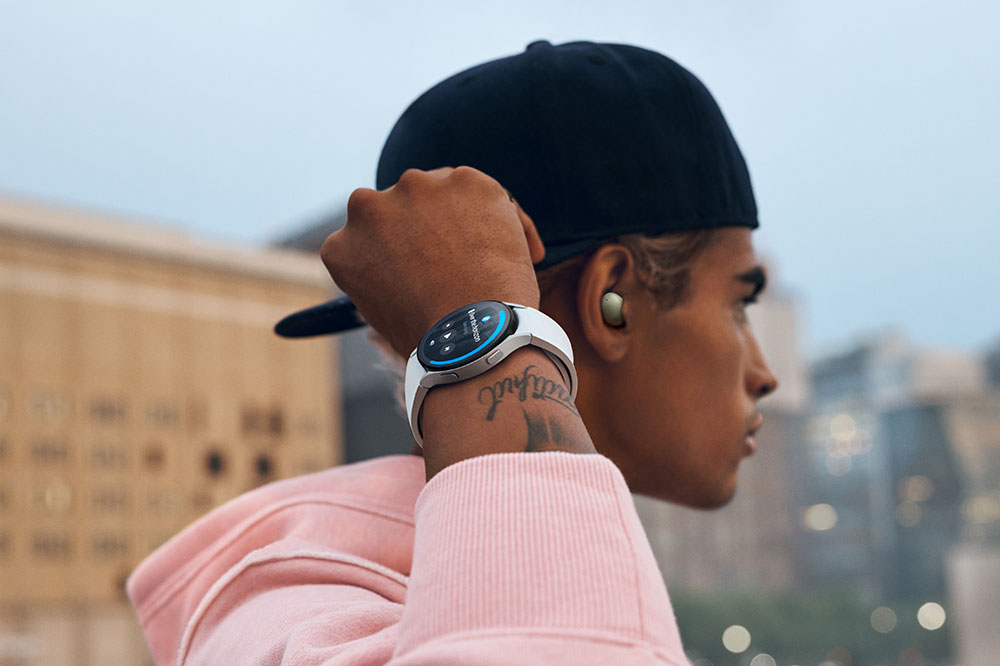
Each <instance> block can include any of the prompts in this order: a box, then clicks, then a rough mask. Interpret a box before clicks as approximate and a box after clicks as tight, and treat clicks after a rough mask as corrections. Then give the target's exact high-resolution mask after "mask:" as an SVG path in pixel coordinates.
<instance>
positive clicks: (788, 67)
mask: <svg viewBox="0 0 1000 666" xmlns="http://www.w3.org/2000/svg"><path fill="white" fill-rule="evenodd" d="M540 5H541V3H527V2H513V3H509V4H508V5H505V6H504V7H495V6H490V5H483V6H481V7H478V8H475V9H474V10H470V9H469V7H468V5H467V3H466V4H462V3H458V2H442V3H437V4H435V5H434V6H433V7H430V8H429V7H416V6H409V5H402V4H396V5H393V6H392V7H391V11H389V10H387V11H384V12H380V13H379V15H378V16H374V15H372V13H371V12H370V11H368V10H367V9H366V8H365V7H364V6H362V5H361V4H360V3H358V4H353V3H346V2H336V3H320V2H315V1H309V2H302V3H296V4H294V5H287V6H283V5H281V4H280V3H275V2H263V1H259V0H258V1H254V2H244V3H236V2H232V1H231V0H226V1H222V2H218V3H213V4H212V5H210V6H200V5H197V4H195V3H192V2H180V3H176V4H174V5H171V6H166V7H139V6H134V5H131V4H129V3H125V2H122V1H120V0H103V1H101V2H97V3H89V4H88V6H87V7H80V6H78V5H75V4H73V3H58V2H57V3H48V4H46V5H44V6H41V5H25V4H14V3H10V4H9V5H8V6H5V7H4V16H5V21H4V23H3V24H2V25H0V86H2V87H3V89H4V90H6V91H9V92H8V94H5V96H4V99H3V101H2V102H0V156H3V159H0V194H5V195H9V196H14V197H19V198H27V199H36V200H38V199H40V200H42V201H52V202H56V203H57V204H60V205H69V206H78V207H81V208H83V209H86V210H94V211H97V212H107V213H111V214H120V215H124V216H126V217H134V218H137V219H141V220H149V221H152V222H154V223H156V224H158V225H162V226H167V227H170V228H174V229H179V230H183V231H185V232H187V233H191V234H194V235H196V236H200V237H206V238H210V239H213V240H216V241H222V242H226V243H235V244H242V245H257V244H261V243H265V242H267V241H269V240H273V239H275V238H277V237H279V236H281V235H283V234H286V233H289V232H291V231H294V230H296V229H298V228H301V227H302V226H305V225H306V224H308V223H310V222H315V221H317V220H318V219H320V218H322V217H323V216H325V215H328V214H330V213H331V212H334V211H335V210H336V209H337V208H339V207H340V206H342V205H343V203H344V202H345V201H346V198H347V196H348V194H349V193H350V191H351V190H352V189H353V188H354V187H361V186H365V187H368V186H372V184H373V176H374V169H375V162H376V159H377V155H378V152H379V150H380V148H381V145H382V141H383V140H384V138H385V136H386V135H387V134H388V131H389V129H390V128H391V126H392V124H393V122H394V121H395V119H396V117H397V116H398V115H399V113H400V112H402V110H403V109H404V108H405V106H406V105H407V104H408V103H409V102H410V101H412V99H413V98H414V97H416V96H417V95H418V94H419V93H420V92H422V91H423V90H424V89H426V88H427V87H429V86H430V85H432V84H433V83H435V82H436V81H438V80H440V79H442V78H444V77H445V76H448V75H449V74H451V73H454V72H455V71H458V70H460V69H463V68H465V67H467V66H469V65H472V64H474V63H476V62H481V61H483V60H487V59H492V58H496V57H501V56H503V55H507V54H510V53H515V52H518V51H520V50H522V49H523V48H524V47H525V46H526V45H527V44H528V43H529V42H531V41H534V40H535V39H542V38H545V39H549V40H551V41H553V42H555V43H558V42H563V41H570V40H572V39H578V38H579V39H594V40H597V41H620V42H626V43H634V44H637V45H640V46H645V47H648V48H653V49H656V50H659V51H661V52H663V53H666V54H667V55H669V56H671V57H673V58H674V59H676V60H677V61H678V62H680V63H681V64H682V65H684V66H685V67H688V68H689V69H691V70H692V71H693V72H694V73H695V74H696V75H697V76H698V77H699V78H701V79H702V80H703V81H704V82H705V83H706V85H707V86H708V87H709V89H710V90H711V91H712V93H713V94H714V95H715V97H716V99H717V100H718V101H719V104H720V106H721V107H722V109H723V112H724V113H725V114H726V117H727V119H728V120H729V122H730V125H731V126H732V128H733V131H734V134H735V135H736V137H737V140H738V142H739V143H740V146H741V148H742V150H743V152H744V155H745V156H746V159H747V162H748V164H749V167H750V172H751V177H752V178H753V181H754V187H755V191H756V194H757V200H758V206H759V208H760V217H761V229H760V231H759V232H757V233H756V234H755V238H756V241H757V245H758V248H759V250H760V252H761V255H762V257H763V258H764V259H765V261H766V262H768V263H769V264H771V265H772V266H773V267H774V270H775V273H776V276H775V277H776V279H775V280H773V281H772V282H773V283H774V284H776V285H779V286H781V287H783V288H785V289H787V290H789V291H790V292H792V293H793V294H794V295H795V297H796V299H797V300H798V301H799V302H800V304H801V306H802V319H801V324H802V326H803V340H804V343H805V344H804V347H805V350H806V352H807V355H809V356H815V355H816V353H817V351H821V350H823V349H826V348H830V347H831V346H833V347H835V346H838V345H841V344H843V343H844V342H845V341H849V340H852V339H857V338H858V337H861V336H865V335H866V334H870V333H872V332H874V331H878V330H885V329H887V328H890V327H897V328H898V329H900V330H902V331H904V332H905V333H906V334H907V335H908V336H909V337H911V338H912V339H913V340H914V342H915V343H917V344H919V345H921V346H928V347H957V348H962V349H966V350H969V351H978V350H981V349H982V348H983V347H985V346H986V345H989V344H993V343H995V342H996V341H997V340H998V339H1000V315H998V314H997V313H996V311H995V310H996V309H995V308H994V307H992V303H993V301H994V300H995V299H993V298H991V297H990V296H991V294H990V291H989V289H990V286H991V285H1000V262H998V261H997V260H996V254H997V248H1000V231H998V225H997V224H996V222H997V221H1000V202H998V201H997V200H996V196H995V190H996V187H997V185H998V184H1000V165H998V160H997V159H996V157H995V156H996V155H997V154H998V153H1000V129H998V127H997V126H996V123H995V121H994V120H993V119H994V118H996V117H1000V90H998V88H1000V86H997V84H996V76H995V70H996V66H997V65H998V64H1000V46H998V45H997V44H996V43H995V41H996V40H994V39H993V38H992V27H991V26H995V25H997V19H998V18H1000V8H996V7H994V6H991V5H990V4H988V3H986V2H969V3H961V4H960V5H949V6H947V7H943V6H937V5H934V4H932V3H918V4H916V5H914V4H913V3H905V2H902V1H893V2H886V3H879V4H878V5H877V6H870V5H869V4H865V3H862V2H848V3H841V4H838V5H837V6H836V7H805V6H800V5H799V4H796V3H793V2H791V1H790V0H782V1H777V0H774V1H771V2H762V3H757V4H755V5H754V6H753V7H752V8H750V7H746V6H743V5H740V4H737V3H731V2H713V3H706V4H702V5H699V6H697V7H689V6H685V5H682V4H681V3H677V2H668V3H653V2H636V1H633V2H627V3H624V4H623V5H622V8H621V9H619V10H616V11H614V12H610V11H609V10H608V9H607V7H606V6H604V5H600V4H598V3H593V2H585V3H572V4H570V3H568V2H555V3H547V4H545V5H544V6H540ZM54 6H55V7H57V8H58V11H55V10H54ZM40 44H41V45H44V46H45V48H39V45H40Z"/></svg>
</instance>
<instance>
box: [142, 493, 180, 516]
mask: <svg viewBox="0 0 1000 666" xmlns="http://www.w3.org/2000/svg"><path fill="white" fill-rule="evenodd" d="M177 504H178V501H177V495H176V494H175V493H173V492H171V491H169V490H156V491H154V492H151V493H150V494H149V497H148V498H147V505H148V506H149V510H150V511H152V512H153V513H159V514H164V513H170V512H172V511H173V510H174V509H175V508H176V507H177Z"/></svg>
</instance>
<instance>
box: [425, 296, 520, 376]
mask: <svg viewBox="0 0 1000 666" xmlns="http://www.w3.org/2000/svg"><path fill="white" fill-rule="evenodd" d="M515 328H517V317H516V315H515V314H514V311H513V310H512V309H511V308H510V307H509V306H507V305H505V304H503V303H500V302H499V301H481V302H479V303H473V304H472V305H467V306H465V307H464V308H460V309H458V310H455V311H454V312H452V313H451V314H449V315H448V316H446V317H444V318H443V319H441V320H440V321H439V322H438V323H436V324H434V326H432V327H431V330H429V331H427V334H426V335H424V337H423V339H422V340H421V341H420V345H419V346H418V347H417V358H418V359H419V360H420V363H421V364H422V365H423V366H424V367H425V368H427V369H429V370H445V369H448V368H454V367H458V366H460V365H465V364H467V363H472V362H473V361H475V360H476V359H477V358H480V357H481V356H483V354H485V353H487V352H489V351H490V350H491V349H493V348H494V347H496V346H497V345H498V344H500V342H501V341H503V339H504V338H506V337H507V336H508V335H510V333H511V331H513V330H514V329H515Z"/></svg>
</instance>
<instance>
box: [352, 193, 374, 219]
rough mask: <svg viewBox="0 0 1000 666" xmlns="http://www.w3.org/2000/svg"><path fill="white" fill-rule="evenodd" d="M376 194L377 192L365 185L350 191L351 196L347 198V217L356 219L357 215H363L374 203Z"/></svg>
mask: <svg viewBox="0 0 1000 666" xmlns="http://www.w3.org/2000/svg"><path fill="white" fill-rule="evenodd" d="M377 196H378V192H376V191H375V190H372V189H369V188H367V187H359V188H358V189H356V190H354V191H353V192H351V196H350V197H348V199H347V219H348V220H350V219H351V218H352V217H353V218H355V219H356V218H357V217H358V216H359V215H363V214H364V213H365V211H367V210H368V209H370V208H371V207H372V205H374V203H375V201H376V197H377Z"/></svg>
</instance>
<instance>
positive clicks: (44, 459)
mask: <svg viewBox="0 0 1000 666" xmlns="http://www.w3.org/2000/svg"><path fill="white" fill-rule="evenodd" d="M31 460H32V462H34V463H37V464H39V465H58V464H63V463H66V462H68V461H69V444H67V443H66V441H65V440H61V439H54V438H50V437H46V438H43V439H36V440H35V441H33V442H32V443H31Z"/></svg>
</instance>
